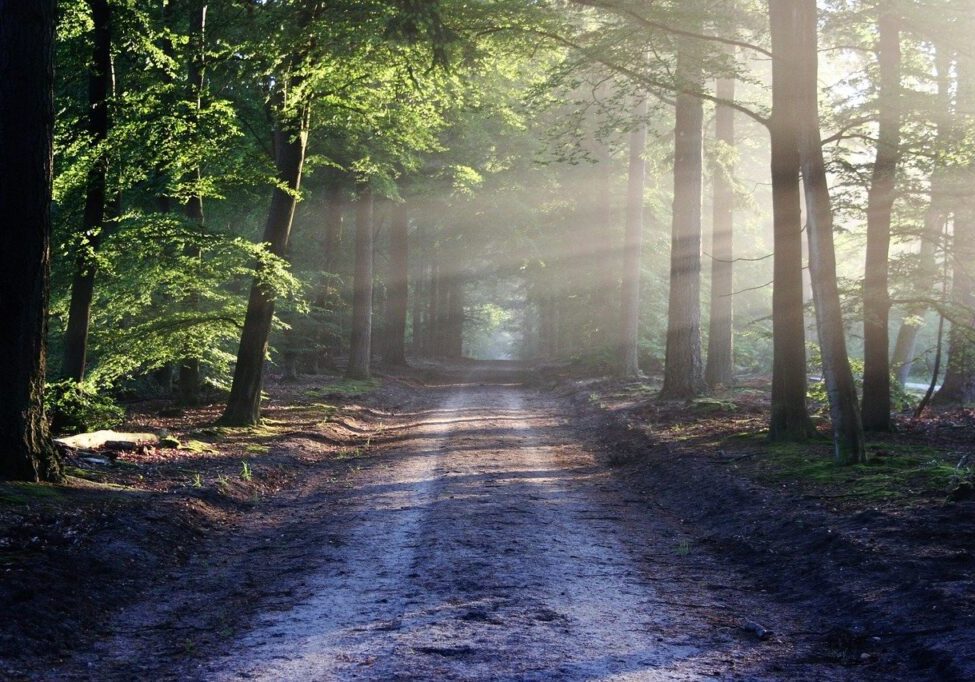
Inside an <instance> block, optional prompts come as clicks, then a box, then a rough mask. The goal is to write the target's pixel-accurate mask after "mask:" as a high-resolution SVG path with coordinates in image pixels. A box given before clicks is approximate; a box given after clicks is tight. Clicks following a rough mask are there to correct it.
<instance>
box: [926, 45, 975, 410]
mask: <svg viewBox="0 0 975 682" xmlns="http://www.w3.org/2000/svg"><path fill="white" fill-rule="evenodd" d="M957 68H958V95H957V97H958V111H957V115H958V117H959V118H960V119H961V120H968V121H970V120H972V117H975V58H973V57H971V56H970V55H968V54H966V53H965V52H964V51H960V52H959V53H958V67H957ZM973 187H975V163H971V164H969V165H968V166H966V167H964V168H961V169H959V171H958V173H957V177H956V178H955V179H954V184H953V186H952V188H951V190H952V195H953V197H955V202H956V203H955V221H954V235H953V237H952V242H951V250H950V252H949V253H950V255H951V261H950V262H951V305H952V308H953V311H954V316H953V317H954V318H955V319H953V320H952V322H951V331H950V332H949V333H948V362H947V364H946V365H945V377H944V381H943V382H942V384H941V388H940V389H939V390H938V393H937V394H936V395H935V397H934V401H933V402H934V403H935V404H940V405H946V404H957V405H968V404H971V403H975V209H973V207H972V204H971V197H970V193H971V191H972V188H973Z"/></svg>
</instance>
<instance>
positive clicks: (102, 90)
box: [62, 0, 113, 381]
mask: <svg viewBox="0 0 975 682" xmlns="http://www.w3.org/2000/svg"><path fill="white" fill-rule="evenodd" d="M88 6H89V8H90V10H91V19H92V54H91V64H90V66H89V70H88V122H87V132H88V137H89V143H90V144H91V145H92V147H93V148H94V149H95V150H96V153H95V159H94V161H93V162H92V165H91V168H90V169H89V171H88V178H87V182H86V190H85V210H84V217H83V222H82V226H81V234H80V237H81V238H80V239H79V244H78V255H77V258H76V263H75V272H74V279H73V281H72V283H71V303H70V306H69V309H68V325H67V330H66V332H65V337H64V365H63V369H62V372H63V374H64V376H65V378H68V379H74V380H75V381H81V380H82V379H83V378H84V376H85V362H86V358H87V355H88V328H89V326H90V325H91V302H92V297H93V296H94V292H95V270H96V260H95V251H96V250H97V249H98V245H99V242H100V241H101V239H102V237H103V232H104V230H105V196H106V182H107V178H108V155H107V153H106V150H105V140H106V139H107V137H108V128H109V111H108V105H109V95H110V94H111V92H112V80H113V72H112V8H111V5H110V4H109V2H108V0H88Z"/></svg>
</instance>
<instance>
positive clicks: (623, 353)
mask: <svg viewBox="0 0 975 682" xmlns="http://www.w3.org/2000/svg"><path fill="white" fill-rule="evenodd" d="M634 115H635V116H636V117H637V119H638V122H637V124H636V127H635V128H634V129H633V132H632V133H631V134H630V168H629V175H628V181H627V189H626V227H625V233H624V235H623V286H622V289H621V292H620V293H621V294H622V295H621V304H620V312H621V313H622V316H621V317H622V319H621V320H620V374H621V375H622V376H624V377H635V376H637V375H638V374H639V373H640V364H639V337H640V263H641V260H642V259H641V255H642V250H643V193H644V189H645V186H646V170H647V162H646V158H645V154H646V148H647V122H646V116H647V100H646V97H641V98H640V99H639V100H638V102H637V104H636V108H635V110H634ZM553 308H554V306H553ZM554 312H555V311H554V310H552V315H551V318H552V319H551V324H552V326H553V327H554V323H555V319H554V318H555V314H554ZM550 354H551V355H554V353H553V352H550Z"/></svg>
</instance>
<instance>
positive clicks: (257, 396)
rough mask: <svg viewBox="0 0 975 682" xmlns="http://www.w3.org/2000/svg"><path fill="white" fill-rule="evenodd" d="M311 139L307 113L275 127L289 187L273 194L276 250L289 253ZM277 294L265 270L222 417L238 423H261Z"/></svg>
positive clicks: (282, 176) (279, 164)
mask: <svg viewBox="0 0 975 682" xmlns="http://www.w3.org/2000/svg"><path fill="white" fill-rule="evenodd" d="M307 143H308V127H307V118H306V116H305V115H301V116H298V117H296V119H289V120H288V121H286V122H282V124H281V125H280V126H279V129H278V130H276V131H275V133H274V152H275V167H276V169H277V176H278V181H279V182H280V183H281V184H282V185H283V186H284V187H286V188H287V190H288V191H286V190H285V189H282V188H279V187H275V188H274V191H273V194H272V197H271V208H270V210H269V211H268V216H267V223H266V224H265V226H264V243H265V244H267V246H268V250H269V251H270V252H271V253H273V254H274V255H276V256H279V257H284V254H285V253H286V251H287V248H288V238H289V237H290V235H291V224H292V222H293V220H294V214H295V205H296V202H297V199H296V196H295V195H296V193H297V191H298V189H299V187H300V186H301V171H302V168H303V166H304V161H305V149H306V146H307ZM273 318H274V297H273V295H272V294H271V292H270V291H268V290H267V288H266V286H265V285H264V284H263V283H262V282H261V276H260V273H258V275H257V276H256V277H255V278H254V282H253V284H252V285H251V292H250V298H249V299H248V301H247V314H246V316H245V317H244V329H243V332H242V333H241V337H240V348H239V349H238V351H237V365H236V367H235V368H234V381H233V385H232V386H231V388H230V397H229V399H228V400H227V409H226V411H225V412H224V414H223V417H222V418H221V420H220V421H221V422H222V423H224V424H228V425H235V426H249V425H254V424H257V423H258V422H259V421H260V418H261V389H262V388H263V383H264V361H265V358H266V357H267V347H268V338H269V337H270V334H271V321H272V320H273Z"/></svg>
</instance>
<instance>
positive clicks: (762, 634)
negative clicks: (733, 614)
mask: <svg viewBox="0 0 975 682" xmlns="http://www.w3.org/2000/svg"><path fill="white" fill-rule="evenodd" d="M741 628H742V630H745V631H746V632H750V633H751V634H753V635H755V637H756V638H757V639H759V640H761V641H763V642H764V641H765V640H766V639H768V638H769V637H771V636H772V634H773V633H772V631H771V630H767V629H766V628H764V627H762V626H761V625H759V624H758V623H756V622H755V621H751V620H746V621H744V622H743V623H742V624H741Z"/></svg>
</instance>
